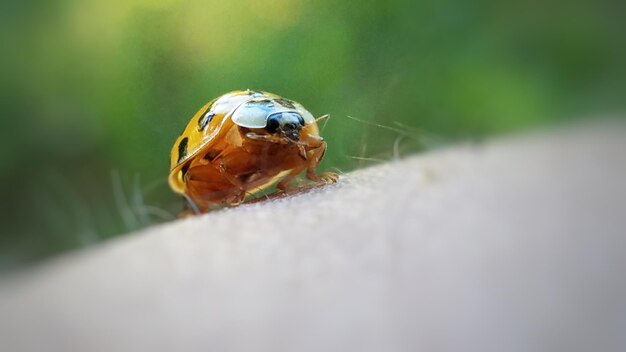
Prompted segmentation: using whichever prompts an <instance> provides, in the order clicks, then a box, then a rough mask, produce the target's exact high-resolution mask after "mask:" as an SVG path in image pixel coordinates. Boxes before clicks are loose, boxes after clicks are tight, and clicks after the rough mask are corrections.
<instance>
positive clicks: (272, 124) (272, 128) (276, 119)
mask: <svg viewBox="0 0 626 352" xmlns="http://www.w3.org/2000/svg"><path fill="white" fill-rule="evenodd" d="M281 118H282V114H280V113H279V114H273V115H271V116H270V117H269V118H268V119H267V125H265V130H266V131H267V132H269V133H276V131H277V130H278V127H280V120H281Z"/></svg>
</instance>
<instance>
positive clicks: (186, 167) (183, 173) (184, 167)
mask: <svg viewBox="0 0 626 352" xmlns="http://www.w3.org/2000/svg"><path fill="white" fill-rule="evenodd" d="M189 165H191V164H190V163H187V164H185V166H183V167H182V169H180V172H181V174H182V178H183V180H184V179H185V175H186V174H187V170H189Z"/></svg>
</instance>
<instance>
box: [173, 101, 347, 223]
mask: <svg viewBox="0 0 626 352" xmlns="http://www.w3.org/2000/svg"><path fill="white" fill-rule="evenodd" d="M326 117H328V115H324V116H322V117H320V118H318V119H315V118H314V117H313V115H311V113H310V112H309V111H307V110H306V109H305V108H304V107H303V106H302V105H300V104H299V103H297V102H295V101H292V100H289V99H285V98H283V97H280V96H278V95H276V94H272V93H267V92H260V91H253V90H239V91H234V92H230V93H227V94H224V95H222V96H220V97H218V98H216V99H214V100H212V101H210V102H209V103H207V104H206V105H205V106H203V107H202V108H201V109H200V110H199V111H198V112H197V113H196V114H195V115H194V116H193V117H192V118H191V121H189V124H188V125H187V127H186V128H185V130H184V131H183V134H182V135H181V136H180V137H178V139H177V140H176V143H174V146H173V148H172V152H171V164H170V165H171V167H170V175H169V184H170V187H171V188H172V190H173V191H174V192H176V193H179V194H182V195H183V196H185V198H187V200H189V201H190V202H189V203H190V205H191V206H192V208H193V209H194V211H196V212H205V211H207V210H209V209H211V208H212V207H214V206H219V205H230V206H233V205H238V204H240V203H242V202H243V200H244V198H245V197H246V196H247V195H251V194H254V193H255V192H258V191H260V190H262V189H264V188H266V187H269V186H270V185H272V184H273V183H274V182H276V181H278V180H280V181H279V182H278V184H277V185H276V187H277V188H278V189H279V190H281V191H286V190H288V189H289V187H288V184H289V182H290V181H291V180H292V179H293V178H295V177H296V176H298V175H299V174H300V173H302V172H303V171H305V170H306V177H307V178H308V179H309V180H312V181H316V182H320V183H335V182H337V180H338V176H337V174H335V173H330V172H327V173H322V174H317V173H316V168H317V166H318V165H319V163H320V161H321V160H322V157H323V156H324V152H325V151H326V142H325V141H324V139H323V138H322V137H320V135H319V129H318V127H317V121H319V120H320V119H323V118H326Z"/></svg>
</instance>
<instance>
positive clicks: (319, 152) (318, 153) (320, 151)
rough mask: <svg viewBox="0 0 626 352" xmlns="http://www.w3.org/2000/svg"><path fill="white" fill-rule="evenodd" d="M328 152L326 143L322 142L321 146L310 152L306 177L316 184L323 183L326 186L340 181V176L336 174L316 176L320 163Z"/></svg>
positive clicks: (326, 173)
mask: <svg viewBox="0 0 626 352" xmlns="http://www.w3.org/2000/svg"><path fill="white" fill-rule="evenodd" d="M325 152H326V142H324V141H322V142H321V143H320V146H319V147H317V148H314V149H311V150H309V152H308V153H307V154H308V157H307V161H308V165H307V170H306V177H307V178H308V179H309V180H311V181H315V182H322V183H326V184H330V183H335V182H337V181H338V180H339V175H337V174H336V173H334V172H324V173H322V174H319V175H318V174H316V173H315V171H316V169H317V166H318V165H319V163H320V161H322V158H323V157H324V153H325Z"/></svg>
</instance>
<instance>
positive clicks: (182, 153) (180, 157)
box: [178, 137, 189, 163]
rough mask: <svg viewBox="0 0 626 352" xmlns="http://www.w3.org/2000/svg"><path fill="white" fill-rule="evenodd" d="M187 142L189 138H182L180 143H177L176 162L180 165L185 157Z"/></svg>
mask: <svg viewBox="0 0 626 352" xmlns="http://www.w3.org/2000/svg"><path fill="white" fill-rule="evenodd" d="M188 142H189V138H187V137H185V138H183V139H182V140H181V141H180V143H178V162H179V163H180V162H181V161H183V160H184V159H185V157H186V156H187V143H188Z"/></svg>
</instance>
